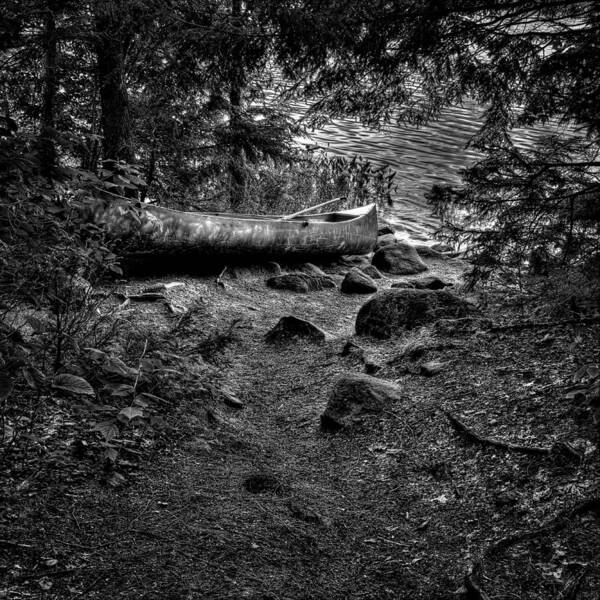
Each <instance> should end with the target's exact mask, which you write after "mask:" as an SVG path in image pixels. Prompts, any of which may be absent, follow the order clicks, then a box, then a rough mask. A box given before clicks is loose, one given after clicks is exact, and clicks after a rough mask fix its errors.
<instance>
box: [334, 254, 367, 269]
mask: <svg viewBox="0 0 600 600" xmlns="http://www.w3.org/2000/svg"><path fill="white" fill-rule="evenodd" d="M339 262H340V264H342V265H344V266H345V267H358V268H362V267H366V266H367V265H370V264H371V263H370V262H369V259H368V258H367V257H366V256H361V255H358V256H353V255H348V254H346V255H344V256H341V257H340V258H339Z"/></svg>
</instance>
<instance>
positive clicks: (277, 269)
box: [265, 260, 281, 275]
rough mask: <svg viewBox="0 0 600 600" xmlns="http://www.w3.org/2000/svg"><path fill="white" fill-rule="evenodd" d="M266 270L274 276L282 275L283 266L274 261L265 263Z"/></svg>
mask: <svg viewBox="0 0 600 600" xmlns="http://www.w3.org/2000/svg"><path fill="white" fill-rule="evenodd" d="M265 269H266V271H267V273H272V274H273V275H281V266H280V265H279V263H277V262H275V261H273V260H270V261H269V262H267V263H265Z"/></svg>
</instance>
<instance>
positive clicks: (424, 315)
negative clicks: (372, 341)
mask: <svg viewBox="0 0 600 600" xmlns="http://www.w3.org/2000/svg"><path fill="white" fill-rule="evenodd" d="M471 312H473V307H472V305H470V304H469V303H468V302H466V301H465V300H463V299H461V298H459V297H458V296H456V295H455V294H452V293H451V292H447V291H445V290H415V289H392V290H386V291H384V292H380V293H379V294H377V295H376V296H375V297H373V298H371V299H370V300H369V301H368V302H367V303H366V304H364V305H363V306H362V308H361V309H360V311H359V312H358V315H357V317H356V333H357V334H358V335H370V336H373V337H376V338H389V337H391V336H392V335H394V334H395V333H397V332H399V331H400V330H402V329H412V328H414V327H419V326H421V325H425V324H427V323H431V322H434V321H437V320H438V319H443V318H457V317H464V316H466V315H468V314H469V313H471Z"/></svg>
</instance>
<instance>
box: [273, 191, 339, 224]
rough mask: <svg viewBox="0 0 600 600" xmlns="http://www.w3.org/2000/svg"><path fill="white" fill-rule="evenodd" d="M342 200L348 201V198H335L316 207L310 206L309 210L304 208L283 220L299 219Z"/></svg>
mask: <svg viewBox="0 0 600 600" xmlns="http://www.w3.org/2000/svg"><path fill="white" fill-rule="evenodd" d="M340 200H346V196H340V197H339V198H334V199H333V200H327V202H322V203H321V204H315V205H314V206H310V207H309V208H304V209H302V210H299V211H298V212H295V213H292V214H291V215H285V216H284V217H282V219H293V218H294V217H299V216H300V215H303V214H304V213H307V212H308V211H310V210H315V209H316V208H321V207H323V206H327V205H328V204H333V203H334V202H339V201H340Z"/></svg>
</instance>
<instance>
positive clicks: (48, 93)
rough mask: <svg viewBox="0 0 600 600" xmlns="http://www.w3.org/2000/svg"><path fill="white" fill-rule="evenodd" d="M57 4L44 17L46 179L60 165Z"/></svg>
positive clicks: (41, 152) (43, 157) (43, 168)
mask: <svg viewBox="0 0 600 600" xmlns="http://www.w3.org/2000/svg"><path fill="white" fill-rule="evenodd" d="M55 9H56V4H55V2H53V1H52V0H49V1H48V3H47V5H46V13H45V15H44V84H43V93H42V107H41V108H42V110H41V117H40V137H39V159H40V164H41V171H42V174H43V175H44V176H45V177H51V176H52V174H53V172H54V170H55V169H56V167H57V165H58V155H57V153H56V146H55V138H56V131H55V125H56V124H55V110H56V90H57V88H58V74H57V62H58V61H57V57H58V40H57V35H56V15H55Z"/></svg>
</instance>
